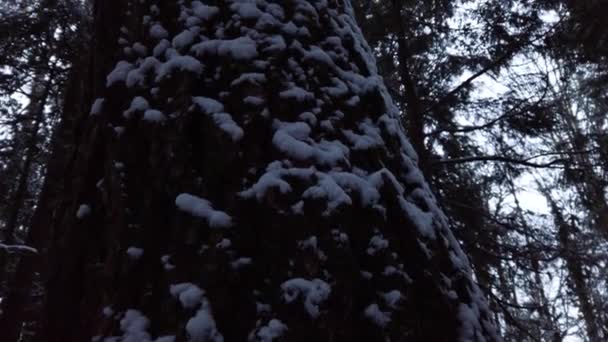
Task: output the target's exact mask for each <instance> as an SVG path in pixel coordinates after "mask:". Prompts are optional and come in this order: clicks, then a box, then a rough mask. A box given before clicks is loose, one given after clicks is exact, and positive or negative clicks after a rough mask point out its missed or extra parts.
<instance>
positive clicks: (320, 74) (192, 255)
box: [38, 0, 498, 342]
mask: <svg viewBox="0 0 608 342" xmlns="http://www.w3.org/2000/svg"><path fill="white" fill-rule="evenodd" d="M114 5H116V4H114ZM148 8H150V13H146V15H150V17H146V18H145V19H144V18H143V17H141V16H142V15H143V14H144V13H143V9H146V10H147V9H148ZM110 13H130V15H126V16H124V17H123V18H121V19H119V20H117V19H115V18H113V20H114V22H113V24H112V31H111V32H117V31H118V30H117V28H119V27H120V26H123V25H124V26H125V28H126V29H124V30H121V32H120V34H119V35H120V37H121V38H123V39H124V40H125V41H129V43H128V44H126V45H123V46H120V48H119V47H118V46H117V47H116V49H113V50H110V51H112V52H113V53H114V52H116V55H117V56H120V58H122V59H123V60H122V61H120V62H119V63H117V64H116V68H115V69H114V70H113V71H112V73H111V74H110V75H109V78H108V80H109V81H110V82H109V83H108V87H107V89H104V87H103V84H104V83H105V80H104V79H102V78H101V76H99V75H101V73H93V74H94V75H95V76H93V80H94V82H95V83H94V84H92V85H91V87H92V88H91V92H90V93H91V94H92V96H93V98H97V99H98V100H96V101H95V103H96V105H95V106H93V107H94V108H93V109H94V110H93V115H91V116H90V117H89V118H88V119H86V120H85V121H84V122H83V123H82V124H81V125H80V126H78V127H79V128H80V133H81V135H80V136H79V137H80V138H79V139H78V140H77V143H78V145H77V151H76V152H75V154H74V159H73V160H72V162H70V163H69V164H68V166H67V168H66V170H65V172H64V173H63V175H64V176H63V177H62V178H63V180H65V186H64V187H63V189H62V193H61V194H60V198H59V200H60V202H61V203H62V205H61V206H60V207H59V208H54V209H53V217H54V218H56V219H55V220H53V221H52V222H50V226H49V227H48V229H50V234H51V236H52V237H51V239H50V240H51V241H52V242H51V245H50V251H49V254H48V256H49V261H48V262H49V277H48V282H47V285H46V290H47V296H46V301H45V319H44V322H43V328H42V329H41V330H40V331H39V336H38V340H40V341H61V342H71V341H84V340H89V339H91V338H92V337H94V336H96V337H99V338H103V337H110V336H115V337H118V338H122V339H123V340H129V339H130V340H137V341H146V340H154V338H156V337H160V336H173V337H175V338H176V340H177V341H183V340H186V339H187V340H190V341H219V340H222V339H223V340H226V341H243V340H247V339H250V340H268V338H269V336H273V337H276V338H279V339H282V340H287V341H351V340H365V341H385V340H387V339H390V340H398V341H454V340H457V339H462V340H470V341H481V340H483V339H485V340H486V341H495V340H498V337H497V336H496V334H495V332H494V329H493V327H492V324H491V323H490V322H491V317H490V313H489V310H488V308H487V303H486V302H485V299H484V298H483V296H482V295H481V294H480V292H479V289H478V288H477V286H476V285H475V283H474V282H473V280H472V279H471V271H470V268H469V266H468V261H467V260H466V257H465V256H464V254H463V253H462V251H461V250H460V247H459V245H458V242H457V241H456V239H455V238H454V237H453V235H452V233H451V232H450V230H449V228H448V227H447V220H446V218H445V216H444V215H443V214H442V212H441V210H440V209H439V208H438V207H437V204H436V201H435V199H434V197H433V195H432V194H431V193H430V190H429V187H428V185H427V184H426V182H425V181H424V179H423V177H422V174H421V172H420V170H419V169H418V167H417V166H416V164H415V162H414V161H413V160H414V159H415V158H414V154H415V152H414V151H413V149H412V147H411V146H410V144H409V142H408V141H407V140H406V139H405V137H404V135H403V128H402V126H401V124H400V121H399V113H398V110H397V109H396V108H395V106H394V105H393V104H392V102H391V100H390V98H389V97H388V95H387V92H386V89H385V87H384V85H383V84H382V82H381V80H380V78H379V77H378V76H377V72H376V68H375V65H374V62H373V59H372V57H371V52H370V50H369V47H368V46H367V44H366V43H365V42H364V40H363V38H362V36H361V33H360V31H359V29H358V27H357V25H356V23H355V21H354V19H353V14H352V9H351V7H350V3H349V2H348V1H344V0H332V1H303V0H292V1H286V2H281V5H278V3H270V2H265V1H259V2H257V3H249V2H247V3H243V2H228V1H226V2H217V3H216V4H215V5H214V6H207V5H202V4H200V3H198V2H192V3H191V4H190V3H189V2H185V3H184V4H178V3H173V2H171V3H168V2H162V3H159V4H158V5H157V6H155V7H150V3H144V4H141V5H139V4H134V3H131V4H130V5H128V6H127V5H125V7H124V8H122V9H120V10H118V9H116V8H115V7H112V5H110V4H109V2H100V5H99V6H98V7H97V11H96V19H97V22H96V27H97V28H96V32H97V33H98V34H100V32H103V30H102V29H101V27H103V25H110V24H109V22H108V21H107V20H104V19H103V18H109V17H110ZM178 18H180V19H178ZM142 22H146V23H147V24H144V25H143V26H142V24H141V23H142ZM148 32H149V33H148ZM112 38H118V37H112ZM164 38H167V40H166V41H165V42H163V40H162V39H164ZM112 41H114V42H116V41H117V40H112V39H109V42H112ZM169 41H172V43H171V44H170V43H169ZM123 42H124V41H123ZM136 42H139V43H141V45H137V44H135V43H136ZM168 44H169V46H170V45H172V47H169V46H168ZM100 50H101V48H100V47H99V46H98V47H97V49H95V50H94V52H95V53H97V52H101V51H100ZM104 51H108V48H107V47H104ZM104 53H107V52H104ZM123 53H124V54H123ZM102 60H105V59H103V58H102ZM128 63H130V64H128ZM149 66H152V67H149ZM95 67H97V65H96V64H95V65H94V66H93V68H95ZM97 70H103V68H101V69H97ZM121 70H122V71H121ZM124 70H127V71H129V70H131V71H132V72H130V73H126V72H123V71H124ZM134 70H137V71H134ZM104 77H105V75H104ZM100 85H101V86H100ZM85 91H86V90H85ZM142 99H144V101H142ZM146 107H149V108H146ZM48 181H49V182H51V181H56V179H49V180H48ZM44 210H50V208H49V207H48V206H47V207H45V209H44ZM41 215H43V216H44V215H45V214H44V213H42V214H41ZM438 327H440V329H438Z"/></svg>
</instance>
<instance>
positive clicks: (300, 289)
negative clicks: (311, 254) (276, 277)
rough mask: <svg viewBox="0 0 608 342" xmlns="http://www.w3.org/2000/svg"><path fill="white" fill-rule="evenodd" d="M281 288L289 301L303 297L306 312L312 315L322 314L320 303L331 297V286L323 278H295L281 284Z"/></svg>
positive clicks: (315, 316)
mask: <svg viewBox="0 0 608 342" xmlns="http://www.w3.org/2000/svg"><path fill="white" fill-rule="evenodd" d="M281 290H283V299H284V300H285V301H286V302H287V303H292V302H293V301H295V300H296V299H298V298H302V300H303V301H304V308H305V309H306V312H308V314H309V315H310V317H312V318H317V317H319V315H320V311H319V305H321V304H322V303H323V302H324V301H325V300H326V299H327V298H329V294H330V292H331V287H330V286H329V284H327V283H326V282H324V281H323V280H321V279H313V280H306V279H303V278H294V279H290V280H288V281H286V282H284V283H283V284H281Z"/></svg>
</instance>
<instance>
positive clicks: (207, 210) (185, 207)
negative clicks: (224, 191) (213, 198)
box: [175, 193, 232, 228]
mask: <svg viewBox="0 0 608 342" xmlns="http://www.w3.org/2000/svg"><path fill="white" fill-rule="evenodd" d="M175 205H176V206H177V208H178V209H179V210H181V211H184V212H187V213H188V214H190V215H192V216H196V217H200V218H203V219H205V220H206V221H207V223H208V224H209V226H210V227H211V228H228V227H230V226H232V218H231V217H230V216H229V215H228V214H226V213H225V212H223V211H219V210H215V209H213V208H212V206H211V203H210V202H209V201H207V200H206V199H203V198H200V197H197V196H194V195H191V194H187V193H182V194H179V195H178V196H177V197H176V198H175Z"/></svg>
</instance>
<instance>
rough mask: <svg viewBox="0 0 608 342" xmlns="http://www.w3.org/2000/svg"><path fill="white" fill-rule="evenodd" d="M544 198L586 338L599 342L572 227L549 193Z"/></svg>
mask: <svg viewBox="0 0 608 342" xmlns="http://www.w3.org/2000/svg"><path fill="white" fill-rule="evenodd" d="M544 193H545V198H547V202H549V205H550V207H551V211H552V214H553V218H554V220H555V225H556V226H557V229H558V236H557V240H558V242H559V244H560V252H561V256H562V258H563V259H564V261H565V263H566V269H567V270H568V285H569V287H570V289H571V290H572V292H573V293H574V294H575V296H576V299H577V300H578V304H579V310H580V312H581V314H582V316H583V320H584V322H585V327H586V333H587V337H588V338H589V341H590V342H599V341H602V340H603V339H602V338H601V337H600V329H599V326H598V322H597V321H596V317H597V315H596V314H595V310H594V305H593V302H592V294H591V291H590V289H589V287H588V286H587V282H586V280H585V279H586V278H587V277H585V275H584V274H583V264H582V262H581V260H580V257H579V256H577V255H576V253H577V252H576V251H577V250H578V249H577V248H576V243H575V242H574V241H573V240H572V238H571V236H570V235H571V234H572V230H573V229H572V226H571V225H570V224H568V222H567V221H566V219H565V218H564V217H563V216H562V213H561V211H560V210H559V207H558V206H557V204H556V203H555V201H554V200H553V198H552V197H551V195H550V193H549V192H548V191H546V190H544Z"/></svg>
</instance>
